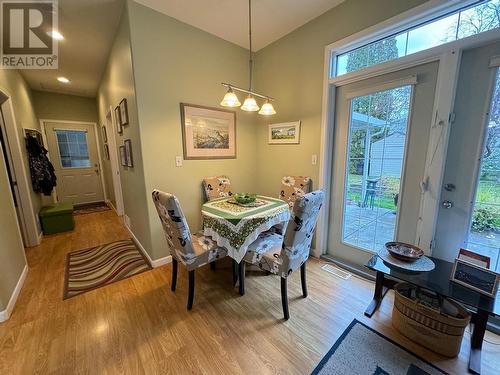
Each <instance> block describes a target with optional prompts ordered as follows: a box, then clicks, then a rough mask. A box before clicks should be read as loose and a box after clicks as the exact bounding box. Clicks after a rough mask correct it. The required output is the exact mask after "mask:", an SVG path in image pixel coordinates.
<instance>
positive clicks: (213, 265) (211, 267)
mask: <svg viewBox="0 0 500 375" xmlns="http://www.w3.org/2000/svg"><path fill="white" fill-rule="evenodd" d="M210 269H211V270H212V271H215V260H214V261H213V262H212V263H210Z"/></svg>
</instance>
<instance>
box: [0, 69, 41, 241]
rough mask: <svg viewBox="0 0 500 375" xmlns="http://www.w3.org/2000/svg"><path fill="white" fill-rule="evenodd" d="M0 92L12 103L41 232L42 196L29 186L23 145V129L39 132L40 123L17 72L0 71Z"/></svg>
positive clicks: (34, 213)
mask: <svg viewBox="0 0 500 375" xmlns="http://www.w3.org/2000/svg"><path fill="white" fill-rule="evenodd" d="M0 90H1V91H2V92H4V93H5V95H7V96H9V97H10V99H11V101H12V108H13V110H14V116H15V120H16V126H17V132H18V133H17V134H18V137H19V140H20V148H21V155H22V159H23V162H24V167H25V170H26V172H27V173H28V176H27V179H28V185H29V186H28V187H29V193H30V197H31V201H32V204H33V206H32V212H33V215H35V218H36V224H37V231H38V232H41V227H40V223H39V220H38V212H39V211H40V208H41V207H42V195H41V194H39V193H35V192H34V191H33V188H32V185H31V176H30V175H29V164H28V156H27V151H26V147H25V143H24V131H23V128H30V129H36V130H39V131H40V123H39V122H38V119H37V117H36V114H35V111H34V106H33V98H32V95H31V90H30V88H29V86H28V84H27V83H26V81H25V80H24V78H23V77H22V75H21V73H19V71H17V70H8V69H0ZM0 239H1V235H0ZM0 243H1V242H0ZM33 245H34V244H33Z"/></svg>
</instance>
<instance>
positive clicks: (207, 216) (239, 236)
mask: <svg viewBox="0 0 500 375" xmlns="http://www.w3.org/2000/svg"><path fill="white" fill-rule="evenodd" d="M201 213H202V217H203V234H204V235H205V236H210V237H212V240H214V241H215V242H217V245H219V246H221V247H225V248H226V249H227V252H228V256H229V257H231V258H232V259H233V260H234V261H236V263H238V264H239V263H241V261H242V260H243V258H244V257H245V254H246V252H247V251H248V247H249V246H250V244H252V242H254V241H255V240H257V238H258V237H259V235H260V234H261V233H263V232H265V231H268V230H270V229H271V228H273V227H276V228H277V229H278V230H280V231H282V233H284V231H285V230H286V226H287V224H288V221H289V220H290V208H289V206H288V204H287V202H285V201H282V200H281V199H278V198H272V197H266V196H263V195H258V196H257V197H256V200H255V202H253V203H252V204H247V205H243V204H239V203H238V202H236V201H235V199H234V198H233V197H224V198H219V199H214V200H210V201H208V202H207V203H205V204H203V206H202V208H201Z"/></svg>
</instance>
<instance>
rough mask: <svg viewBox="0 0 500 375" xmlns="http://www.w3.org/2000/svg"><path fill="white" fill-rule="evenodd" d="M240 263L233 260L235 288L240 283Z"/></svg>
mask: <svg viewBox="0 0 500 375" xmlns="http://www.w3.org/2000/svg"><path fill="white" fill-rule="evenodd" d="M238 272H239V270H238V263H236V261H235V260H234V259H233V288H234V287H235V286H236V283H237V282H238Z"/></svg>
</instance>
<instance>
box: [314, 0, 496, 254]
mask: <svg viewBox="0 0 500 375" xmlns="http://www.w3.org/2000/svg"><path fill="white" fill-rule="evenodd" d="M472 2H473V1H470V3H472ZM450 3H451V4H450ZM463 5H464V3H463V2H458V1H452V2H446V1H441V0H437V1H429V2H428V3H425V4H423V5H420V6H418V7H416V8H413V9H410V10H409V11H407V12H403V13H401V14H399V15H397V16H395V17H392V18H390V19H388V20H386V21H383V22H381V23H379V24H377V25H375V26H373V27H370V28H368V29H365V30H363V31H361V32H359V33H356V34H353V35H351V36H349V37H347V38H344V39H342V40H340V41H338V42H335V43H332V44H330V45H328V46H326V47H325V53H324V71H323V103H322V120H321V145H320V161H319V188H320V189H322V190H323V191H324V192H325V204H324V205H323V207H324V208H323V210H322V212H321V213H320V218H319V221H318V228H317V237H318V239H317V243H316V248H315V249H313V250H312V254H313V255H314V256H321V255H324V254H326V253H327V252H328V250H327V247H328V234H329V229H328V227H329V225H330V222H331V218H330V217H329V211H330V204H331V202H330V200H331V199H330V196H331V183H332V163H333V160H332V156H333V147H334V129H335V126H336V124H335V120H334V119H335V100H336V98H335V96H336V95H335V94H336V88H337V87H339V86H343V85H346V84H349V83H353V82H357V81H360V80H364V79H367V78H371V77H377V76H381V75H384V74H387V73H391V72H395V71H398V70H402V69H405V68H409V67H414V66H417V65H421V64H425V63H429V62H434V61H438V62H439V69H438V77H437V84H436V92H435V100H434V106H433V112H432V113H433V119H434V121H433V124H432V125H431V132H430V135H429V146H428V150H427V158H426V164H425V165H426V167H425V171H424V176H426V177H425V178H424V180H423V181H422V182H421V189H422V195H423V199H422V203H421V207H420V212H419V225H418V227H417V236H416V239H415V243H416V244H418V245H419V246H420V247H421V248H422V249H423V250H424V252H425V253H426V254H428V255H429V254H432V250H433V242H434V241H433V240H434V234H435V229H436V223H437V216H438V211H439V205H440V198H441V186H442V183H443V177H444V166H445V161H446V154H447V148H448V139H449V134H450V125H451V123H452V113H453V106H454V101H455V92H456V85H457V80H458V73H459V68H460V60H461V54H462V50H464V49H469V48H473V47H478V46H481V45H484V44H488V43H490V42H493V41H495V40H497V39H498V30H497V29H493V30H490V31H487V32H484V33H481V34H477V35H473V36H470V37H467V38H464V39H460V40H457V41H454V42H450V43H446V44H443V45H440V46H437V47H434V48H430V49H427V50H424V51H421V52H417V53H415V54H412V55H408V56H405V57H402V58H399V59H397V60H392V61H388V62H385V63H382V64H378V65H374V66H372V67H368V68H366V69H362V70H360V71H356V72H351V73H347V74H345V75H342V76H339V77H332V78H330V72H331V71H332V68H333V67H334V66H333V65H332V64H334V63H333V62H334V60H335V55H336V54H339V53H341V52H345V51H346V50H350V49H352V48H355V47H356V46H359V45H362V44H365V43H367V42H370V41H374V40H376V39H379V38H381V37H383V36H385V35H389V34H390V33H393V32H395V31H396V30H398V29H400V28H403V27H410V26H411V25H412V24H417V23H420V22H422V21H423V20H425V19H432V18H434V17H435V16H436V15H438V14H440V13H443V12H446V11H450V10H451V9H452V7H455V8H459V7H462V6H463Z"/></svg>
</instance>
